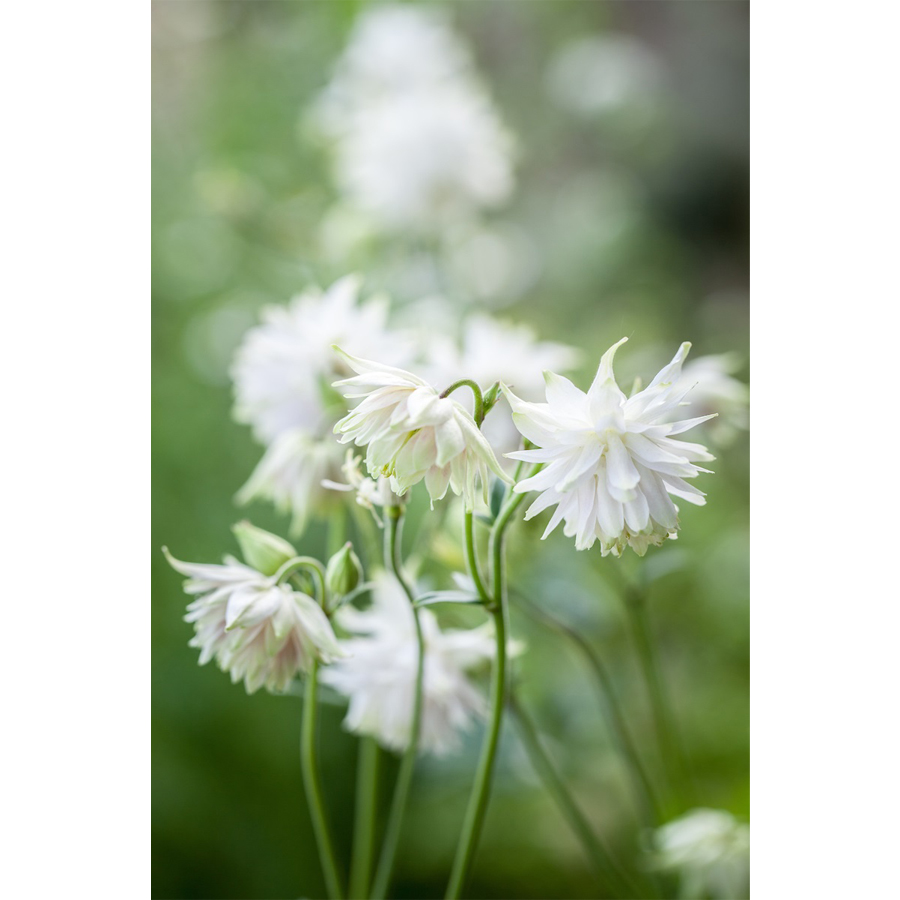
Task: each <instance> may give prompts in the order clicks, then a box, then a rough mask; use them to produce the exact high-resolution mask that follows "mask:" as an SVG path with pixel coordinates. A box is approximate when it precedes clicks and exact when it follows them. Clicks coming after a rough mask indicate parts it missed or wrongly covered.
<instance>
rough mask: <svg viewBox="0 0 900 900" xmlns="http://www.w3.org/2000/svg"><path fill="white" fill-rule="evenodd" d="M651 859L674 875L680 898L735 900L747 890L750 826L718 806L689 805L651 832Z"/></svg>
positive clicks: (748, 881)
mask: <svg viewBox="0 0 900 900" xmlns="http://www.w3.org/2000/svg"><path fill="white" fill-rule="evenodd" d="M651 852H652V854H653V864H654V866H655V867H656V868H657V869H659V870H661V871H667V872H673V873H675V874H677V875H678V876H679V879H680V883H681V890H680V893H679V896H680V897H681V898H682V900H701V898H703V897H711V898H714V900H739V898H741V897H747V896H748V894H749V890H750V826H749V825H747V824H746V823H745V822H739V821H737V819H735V818H734V816H732V815H731V814H730V813H728V812H725V811H724V810H721V809H692V810H691V811H690V812H688V813H686V814H685V815H683V816H681V818H679V819H676V820H675V821H673V822H669V823H668V824H666V825H663V826H662V828H658V829H657V830H656V831H655V832H654V834H653V840H652V850H651Z"/></svg>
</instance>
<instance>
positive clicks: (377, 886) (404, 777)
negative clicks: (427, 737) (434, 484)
mask: <svg viewBox="0 0 900 900" xmlns="http://www.w3.org/2000/svg"><path fill="white" fill-rule="evenodd" d="M385 517H386V519H387V521H386V522H385V527H384V541H385V543H384V559H385V564H386V565H388V566H389V567H390V568H391V569H392V571H393V573H394V575H395V576H396V577H397V581H399V582H400V585H401V587H402V588H403V590H404V591H405V592H406V596H407V597H408V598H409V604H410V607H411V608H412V614H413V620H414V621H415V625H416V642H417V644H418V650H419V658H418V663H417V665H416V689H415V699H414V701H413V713H412V721H411V723H410V733H409V743H408V744H407V746H406V750H405V751H404V752H403V759H402V760H401V762H400V771H399V772H398V774H397V782H396V784H395V786H394V799H393V801H392V803H391V809H390V813H389V814H388V821H387V826H386V828H385V833H384V843H383V844H382V846H381V856H380V857H379V860H378V869H377V871H376V873H375V883H374V884H373V886H372V897H373V900H383V898H384V897H385V896H386V894H387V889H388V885H389V884H390V880H391V873H392V871H393V868H394V859H395V858H396V855H397V846H398V844H399V842H400V828H401V826H402V824H403V814H404V812H405V811H406V801H407V798H408V797H409V786H410V783H411V782H412V776H413V770H414V769H415V766H416V756H417V754H418V750H419V732H420V731H421V722H422V684H423V681H424V675H425V639H424V636H423V634H422V625H421V622H420V621H419V610H418V609H417V608H416V605H415V594H414V593H413V591H412V588H411V587H410V586H409V584H408V583H407V582H406V579H405V578H404V577H403V571H402V568H401V564H400V523H401V520H402V517H403V509H402V507H399V506H389V507H386V508H385Z"/></svg>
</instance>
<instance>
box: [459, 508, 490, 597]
mask: <svg viewBox="0 0 900 900" xmlns="http://www.w3.org/2000/svg"><path fill="white" fill-rule="evenodd" d="M464 521H465V526H464V529H465V542H466V561H467V563H468V568H469V575H470V576H471V578H472V581H473V582H474V583H475V590H476V591H478V596H479V597H481V599H482V600H484V602H485V603H490V602H491V598H490V595H489V594H488V592H487V588H485V586H484V580H483V579H482V577H481V572H480V570H479V568H478V554H477V553H476V551H475V525H474V521H475V516H474V515H473V513H471V512H469V511H468V510H467V511H466V514H465V519H464Z"/></svg>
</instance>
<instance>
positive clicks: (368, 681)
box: [322, 572, 495, 756]
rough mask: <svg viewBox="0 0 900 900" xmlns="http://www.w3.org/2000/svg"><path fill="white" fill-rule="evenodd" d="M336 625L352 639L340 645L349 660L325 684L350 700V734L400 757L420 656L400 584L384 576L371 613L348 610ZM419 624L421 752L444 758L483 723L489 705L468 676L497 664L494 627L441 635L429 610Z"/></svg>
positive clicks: (326, 673)
mask: <svg viewBox="0 0 900 900" xmlns="http://www.w3.org/2000/svg"><path fill="white" fill-rule="evenodd" d="M337 618H338V621H339V623H340V625H341V626H342V627H343V628H344V629H345V630H347V631H348V632H350V633H351V634H353V635H355V636H354V637H352V638H350V639H348V640H342V641H341V646H342V647H343V648H344V649H345V650H346V651H347V655H346V658H344V659H342V660H340V661H338V662H336V663H335V664H333V665H331V666H329V667H328V668H327V669H323V671H322V681H323V682H324V683H325V684H328V685H331V687H333V688H334V689H335V690H337V691H338V692H339V693H341V694H344V695H345V696H346V697H348V698H349V700H350V705H349V708H348V710H347V718H346V719H345V720H344V726H345V727H346V728H347V729H348V730H349V731H353V732H356V733H358V734H368V735H371V736H372V737H374V738H375V739H376V740H377V741H378V742H379V743H380V744H382V745H383V746H385V747H388V748H389V749H391V750H397V751H402V750H404V749H405V748H406V746H407V745H408V744H409V739H410V731H411V727H412V713H413V701H414V699H415V689H416V670H417V667H418V653H419V651H418V645H417V641H416V631H415V623H414V620H413V612H412V609H411V607H410V605H409V601H408V600H407V598H406V595H405V594H404V592H403V589H402V588H401V587H400V585H399V584H398V582H397V580H396V578H394V576H393V575H390V574H388V573H387V572H381V573H380V574H379V575H376V577H375V587H374V590H373V593H372V605H371V606H370V607H369V608H368V609H366V610H363V611H360V610H357V609H354V608H353V607H350V606H346V607H343V608H342V609H341V610H340V611H339V612H338V613H337ZM419 620H420V623H421V626H422V632H423V636H424V639H425V668H424V674H423V682H422V723H421V729H422V731H421V736H420V741H419V747H420V749H421V751H422V752H425V753H434V754H436V755H439V756H440V755H444V754H447V753H450V752H452V751H453V750H454V749H455V748H456V747H457V746H458V744H459V739H460V734H461V732H463V731H464V730H465V729H466V728H468V727H469V725H470V724H471V723H472V722H473V721H475V720H476V719H477V718H480V717H483V716H484V713H485V700H484V697H483V696H482V695H481V693H480V692H479V691H478V690H477V689H476V688H475V686H474V685H473V684H472V683H471V681H470V680H469V678H468V675H467V672H468V671H469V670H470V669H472V668H474V667H476V666H478V665H480V664H482V663H483V662H485V661H486V660H490V659H492V658H493V656H494V652H495V641H494V638H493V626H492V624H490V623H488V624H486V625H484V626H482V627H480V628H473V629H470V630H468V631H465V630H447V631H442V630H441V629H440V627H439V626H438V623H437V620H436V619H435V617H434V615H433V614H432V613H431V612H430V611H429V610H427V609H423V610H420V611H419Z"/></svg>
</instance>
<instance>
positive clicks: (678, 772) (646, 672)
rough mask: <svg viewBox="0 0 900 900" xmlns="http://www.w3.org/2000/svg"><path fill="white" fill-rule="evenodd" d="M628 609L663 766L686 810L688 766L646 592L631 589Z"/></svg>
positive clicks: (680, 809)
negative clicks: (667, 691)
mask: <svg viewBox="0 0 900 900" xmlns="http://www.w3.org/2000/svg"><path fill="white" fill-rule="evenodd" d="M625 609H626V610H627V612H628V617H629V619H630V621H631V628H632V633H633V635H634V642H635V645H636V646H637V651H638V658H639V660H640V664H641V672H642V674H643V677H644V681H645V682H646V685H647V692H648V694H649V695H650V705H651V708H652V711H653V724H654V727H655V729H656V737H657V740H658V742H659V749H660V754H661V755H662V760H663V765H664V766H665V767H666V769H667V771H668V773H669V782H670V785H669V786H670V790H671V792H672V798H673V801H674V803H675V806H676V807H678V809H677V810H676V811H677V812H683V811H684V809H685V808H686V807H685V803H684V796H683V788H684V785H685V783H686V772H687V765H686V762H685V759H684V753H683V751H682V749H681V743H680V742H679V740H678V737H677V734H676V731H675V723H674V718H673V716H672V713H671V710H670V707H669V704H668V702H667V700H666V696H665V693H664V691H663V687H662V679H661V678H660V674H659V665H658V663H657V659H656V652H655V650H654V643H653V638H652V636H651V633H650V623H649V621H648V618H647V604H646V600H645V598H644V595H643V594H642V593H640V592H639V591H637V590H635V589H631V590H629V591H628V592H627V594H626V597H625Z"/></svg>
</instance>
